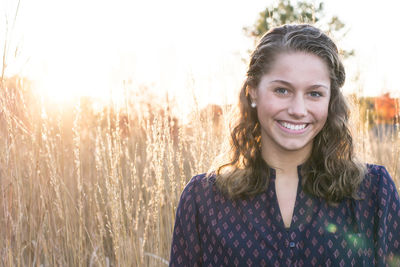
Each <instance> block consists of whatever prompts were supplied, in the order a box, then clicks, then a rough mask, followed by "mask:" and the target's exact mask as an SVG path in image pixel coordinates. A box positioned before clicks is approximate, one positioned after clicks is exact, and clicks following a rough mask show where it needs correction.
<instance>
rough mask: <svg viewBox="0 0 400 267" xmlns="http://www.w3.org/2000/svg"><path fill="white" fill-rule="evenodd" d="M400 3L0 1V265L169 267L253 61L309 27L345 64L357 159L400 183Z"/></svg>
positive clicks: (221, 148) (225, 136) (218, 154)
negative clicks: (190, 191) (177, 234)
mask: <svg viewBox="0 0 400 267" xmlns="http://www.w3.org/2000/svg"><path fill="white" fill-rule="evenodd" d="M399 7H400V4H399V3H397V2H396V1H391V0H381V1H379V3H378V2H377V1H365V0H364V1H361V0H354V1H344V0H336V1H317V0H315V1H311V0H310V1H295V0H292V1H289V0H274V1H265V0H264V1H261V0H252V1H239V0H230V1H228V0H219V1H211V0H203V1H192V0H186V1H183V0H170V1H161V0H148V1H128V0H114V1H103V0H96V1H94V0H80V1H78V0H69V1H61V0H36V1H25V0H20V1H19V0H2V1H1V2H0V55H1V61H0V62H1V65H0V68H1V73H0V75H1V77H0V93H1V95H0V226H1V227H0V255H1V256H0V265H1V266H32V265H35V266H36V265H38V266H165V265H168V260H169V250H170V242H171V237H172V228H173V224H174V220H175V210H176V205H177V203H178V201H179V196H180V193H181V192H182V189H183V188H184V186H185V185H186V183H187V181H188V180H189V179H190V177H191V176H193V175H195V174H197V173H202V172H206V171H208V170H210V169H212V168H213V166H214V167H215V164H216V161H214V159H215V158H218V159H219V158H222V159H223V158H224V156H226V155H224V151H225V150H226V148H227V147H228V146H229V138H228V136H229V127H230V125H231V122H232V121H233V120H234V119H235V113H234V109H232V108H234V107H235V104H236V101H237V97H238V92H239V89H240V87H241V84H242V82H243V81H244V78H245V73H246V67H247V63H248V59H249V53H250V52H251V50H252V49H253V48H254V47H255V44H256V42H257V40H258V39H259V38H260V37H261V36H262V35H263V34H264V33H265V32H266V31H267V30H268V29H270V28H271V27H273V26H277V25H281V24H284V23H311V24H315V25H316V26H317V27H320V28H321V29H323V30H324V31H325V32H327V33H328V34H329V35H330V36H331V37H332V38H333V39H334V40H335V41H336V43H337V45H338V47H339V48H340V50H341V55H342V58H343V61H344V64H345V67H346V72H347V80H346V84H345V86H344V88H343V92H344V93H345V95H346V97H347V98H348V100H349V103H350V105H351V110H352V114H351V115H352V116H351V120H352V127H353V129H352V131H353V136H354V139H355V145H356V151H357V156H358V157H359V158H360V159H361V160H363V161H365V162H370V163H376V164H382V165H385V166H386V168H387V169H388V170H389V173H390V174H391V175H392V177H393V179H394V180H395V182H396V184H397V185H399V179H400V167H399V166H400V165H399V163H400V159H399V158H400V132H399V98H400V81H399V79H398V66H397V65H398V64H399V63H398V62H400V52H399V49H398V46H399V41H400V40H399V37H398V34H397V32H398V29H397V25H398V18H397V15H398V14H397V13H398V10H399V9H398V8H399Z"/></svg>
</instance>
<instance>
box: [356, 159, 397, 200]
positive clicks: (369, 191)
mask: <svg viewBox="0 0 400 267" xmlns="http://www.w3.org/2000/svg"><path fill="white" fill-rule="evenodd" d="M360 191H361V194H364V195H365V196H366V197H367V198H369V197H371V196H375V197H380V198H381V197H385V196H390V195H392V194H396V193H397V189H396V185H395V183H394V181H393V179H392V178H391V176H390V174H389V172H388V171H387V169H386V168H385V167H384V166H381V165H375V164H366V173H365V177H364V180H363V182H362V184H361V186H360ZM361 197H363V195H361Z"/></svg>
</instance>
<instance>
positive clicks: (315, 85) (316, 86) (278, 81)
mask: <svg viewBox="0 0 400 267" xmlns="http://www.w3.org/2000/svg"><path fill="white" fill-rule="evenodd" d="M270 83H283V84H285V85H287V86H290V87H293V85H292V84H291V83H290V82H287V81H284V80H273V81H271V82H270ZM319 87H323V88H325V89H327V90H329V87H327V86H326V85H323V84H319V83H318V84H314V85H311V86H310V87H309V88H310V89H314V88H319Z"/></svg>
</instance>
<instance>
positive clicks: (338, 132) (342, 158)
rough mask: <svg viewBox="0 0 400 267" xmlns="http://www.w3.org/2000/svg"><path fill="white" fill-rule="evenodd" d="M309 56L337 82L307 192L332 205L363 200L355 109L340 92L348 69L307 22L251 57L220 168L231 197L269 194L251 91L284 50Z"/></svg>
mask: <svg viewBox="0 0 400 267" xmlns="http://www.w3.org/2000/svg"><path fill="white" fill-rule="evenodd" d="M296 51H301V52H306V53H310V54H313V55H316V56H318V57H320V58H321V59H322V60H323V61H324V62H325V63H326V64H327V66H328V69H329V74H330V82H331V97H330V100H329V111H328V118H327V121H326V123H325V125H324V127H323V129H322V130H321V131H320V132H319V133H318V135H317V136H316V137H315V138H314V140H313V148H312V152H311V156H310V157H309V158H308V159H307V161H306V162H305V163H304V164H302V166H301V175H302V177H303V178H302V185H303V188H304V190H305V191H306V192H307V193H309V194H311V195H314V196H316V197H321V198H324V199H325V200H326V201H327V202H328V203H337V202H339V201H341V200H342V199H344V198H354V199H358V195H357V191H358V187H359V185H360V183H361V181H362V180H363V177H364V174H365V168H364V167H363V166H362V165H361V164H359V163H358V162H357V160H356V159H355V157H354V149H353V139H352V136H351V133H350V130H349V127H348V120H349V107H348V105H347V103H346V100H345V98H344V96H343V94H342V92H341V91H340V88H341V87H342V86H343V84H344V81H345V76H346V75H345V70H344V67H343V64H342V62H341V60H340V57H339V53H338V49H337V47H336V45H335V43H334V42H333V41H332V40H331V39H330V38H329V37H328V36H327V35H326V34H324V33H323V32H321V31H320V30H319V29H317V28H315V27H314V26H311V25H307V24H300V25H284V26H281V27H277V28H274V29H272V30H270V31H269V32H267V33H266V34H265V35H264V36H263V37H262V38H261V40H260V41H259V43H258V45H257V47H256V49H255V50H254V52H253V53H252V55H251V58H250V63H249V66H248V71H247V78H246V80H245V81H244V83H243V86H242V88H241V91H240V95H239V104H238V106H239V112H240V115H239V116H238V121H237V122H236V124H235V126H234V127H233V130H232V131H231V151H230V161H229V162H228V163H226V164H223V165H221V166H219V167H218V168H217V170H216V184H217V186H218V187H219V188H220V190H221V191H223V192H225V193H226V194H227V195H228V196H229V197H231V198H245V197H248V196H253V195H256V194H258V193H261V192H263V191H265V190H266V189H267V187H268V184H269V177H270V168H269V166H268V165H267V163H266V162H265V161H264V160H263V158H262V156H261V129H260V124H259V121H258V117H257V112H256V109H254V108H251V106H250V103H251V100H250V95H249V89H250V88H257V86H258V84H259V82H260V79H261V77H262V76H263V75H264V74H266V73H268V71H269V69H270V68H271V66H272V64H273V63H274V60H275V58H276V56H277V55H278V54H280V53H284V52H296Z"/></svg>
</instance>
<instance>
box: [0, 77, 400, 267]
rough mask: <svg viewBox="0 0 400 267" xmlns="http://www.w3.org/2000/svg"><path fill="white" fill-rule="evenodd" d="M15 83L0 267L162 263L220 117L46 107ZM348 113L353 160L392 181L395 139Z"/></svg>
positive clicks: (5, 100)
mask: <svg viewBox="0 0 400 267" xmlns="http://www.w3.org/2000/svg"><path fill="white" fill-rule="evenodd" d="M22 86H23V84H20V83H15V84H14V87H15V88H12V86H9V85H7V83H6V82H3V83H2V84H1V98H0V99H1V110H0V265H1V266H166V265H167V264H168V260H169V252H170V242H171V238H172V230H173V225H174V220H175V211H176V206H177V204H178V201H179V197H180V193H181V191H182V189H183V188H184V186H185V184H186V183H187V182H188V180H189V179H190V177H191V176H193V175H194V174H196V173H201V172H205V171H207V170H208V169H209V167H210V166H211V164H212V160H213V158H214V157H215V156H216V155H218V154H219V153H220V152H221V151H220V145H221V143H222V141H223V140H226V138H227V135H226V132H225V131H223V129H226V128H227V127H226V122H227V120H226V118H227V117H226V115H225V114H226V113H223V114H222V115H221V117H220V118H219V119H221V121H220V123H222V124H219V123H218V120H217V123H216V119H215V117H213V115H212V116H209V117H207V116H204V114H203V113H201V112H200V111H199V110H198V109H197V110H195V111H194V113H193V114H194V115H193V117H192V120H191V122H190V124H189V125H180V124H179V125H177V121H176V120H175V121H174V120H173V118H172V115H171V114H169V111H168V109H167V108H164V109H161V110H158V111H156V110H155V109H154V107H153V109H151V108H150V110H148V111H147V112H144V111H143V110H138V109H135V108H134V107H132V106H130V105H127V106H126V107H124V109H123V110H122V111H123V112H116V111H113V110H114V109H111V108H105V109H104V110H103V112H100V113H94V112H93V111H92V110H91V109H90V105H88V103H87V102H85V101H83V100H82V101H80V103H77V104H76V105H75V106H74V107H73V109H72V110H70V109H61V108H58V109H51V108H50V107H48V106H47V105H46V103H45V102H43V101H41V100H40V97H38V96H33V95H30V97H27V96H26V95H24V94H23V93H21V92H24V88H22ZM355 107H356V108H355V109H354V115H355V116H354V117H353V118H354V125H355V137H356V142H357V147H358V151H359V153H360V155H361V157H362V158H363V160H365V161H368V162H374V163H379V164H383V165H386V166H387V167H388V169H389V171H390V172H391V174H392V176H393V177H394V178H396V179H398V178H399V177H400V171H399V169H400V167H399V166H400V165H399V163H400V162H399V152H400V134H397V135H393V136H391V137H389V138H386V139H385V140H377V139H376V138H375V137H374V136H373V135H372V134H371V133H370V130H369V126H368V125H365V123H363V122H362V120H361V119H359V117H357V116H359V114H358V113H357V106H355ZM145 114H147V115H145Z"/></svg>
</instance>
